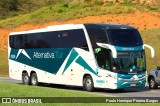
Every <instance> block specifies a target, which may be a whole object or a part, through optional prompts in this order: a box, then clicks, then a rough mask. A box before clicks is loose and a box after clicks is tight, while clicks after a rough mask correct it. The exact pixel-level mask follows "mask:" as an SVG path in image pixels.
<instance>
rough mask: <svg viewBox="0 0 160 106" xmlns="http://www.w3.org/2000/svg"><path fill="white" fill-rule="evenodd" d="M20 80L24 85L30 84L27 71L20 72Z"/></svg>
mask: <svg viewBox="0 0 160 106" xmlns="http://www.w3.org/2000/svg"><path fill="white" fill-rule="evenodd" d="M22 82H23V84H25V85H30V77H29V76H28V73H27V72H23V73H22Z"/></svg>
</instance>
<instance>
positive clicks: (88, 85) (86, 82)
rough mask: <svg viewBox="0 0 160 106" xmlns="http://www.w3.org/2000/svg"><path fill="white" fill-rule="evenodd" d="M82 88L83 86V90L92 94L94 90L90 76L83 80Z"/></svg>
mask: <svg viewBox="0 0 160 106" xmlns="http://www.w3.org/2000/svg"><path fill="white" fill-rule="evenodd" d="M83 86H84V89H85V90H86V91H88V92H92V91H93V90H94V84H93V79H92V77H91V76H90V75H88V76H86V77H85V78H84V79H83Z"/></svg>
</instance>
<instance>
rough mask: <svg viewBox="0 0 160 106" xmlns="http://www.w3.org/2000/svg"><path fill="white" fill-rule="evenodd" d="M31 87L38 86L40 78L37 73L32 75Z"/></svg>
mask: <svg viewBox="0 0 160 106" xmlns="http://www.w3.org/2000/svg"><path fill="white" fill-rule="evenodd" d="M31 85H33V86H37V85H38V78H37V74H36V73H32V74H31Z"/></svg>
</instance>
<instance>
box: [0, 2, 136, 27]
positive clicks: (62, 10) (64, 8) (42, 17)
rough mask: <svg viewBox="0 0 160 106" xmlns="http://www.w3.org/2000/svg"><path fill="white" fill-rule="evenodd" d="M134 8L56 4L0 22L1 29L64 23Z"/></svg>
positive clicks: (128, 11)
mask: <svg viewBox="0 0 160 106" xmlns="http://www.w3.org/2000/svg"><path fill="white" fill-rule="evenodd" d="M132 12H134V8H132V7H129V6H119V5H113V6H106V5H103V6H100V5H92V4H80V3H77V4H75V3H74V4H73V3H58V4H55V5H52V6H48V7H43V8H41V9H39V10H37V11H35V12H32V13H30V14H25V15H21V16H18V17H14V18H8V19H6V20H2V21H0V27H1V28H15V27H18V26H20V25H22V24H25V23H31V24H37V23H40V22H49V21H66V20H69V19H76V18H81V17H86V16H94V15H102V14H106V13H108V14H120V13H132Z"/></svg>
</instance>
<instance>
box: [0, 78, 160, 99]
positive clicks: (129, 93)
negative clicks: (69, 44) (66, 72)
mask: <svg viewBox="0 0 160 106" xmlns="http://www.w3.org/2000/svg"><path fill="white" fill-rule="evenodd" d="M0 82H7V83H12V84H22V81H19V80H14V79H10V78H0ZM43 86H47V87H53V88H60V89H71V90H78V91H83V88H82V87H73V86H64V85H53V84H52V85H48V84H45V85H43ZM92 93H95V94H99V95H104V96H109V97H110V96H111V97H160V87H159V88H158V89H155V90H150V89H149V88H148V87H144V88H130V89H124V90H123V91H117V90H108V89H96V90H95V91H94V92H92Z"/></svg>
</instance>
